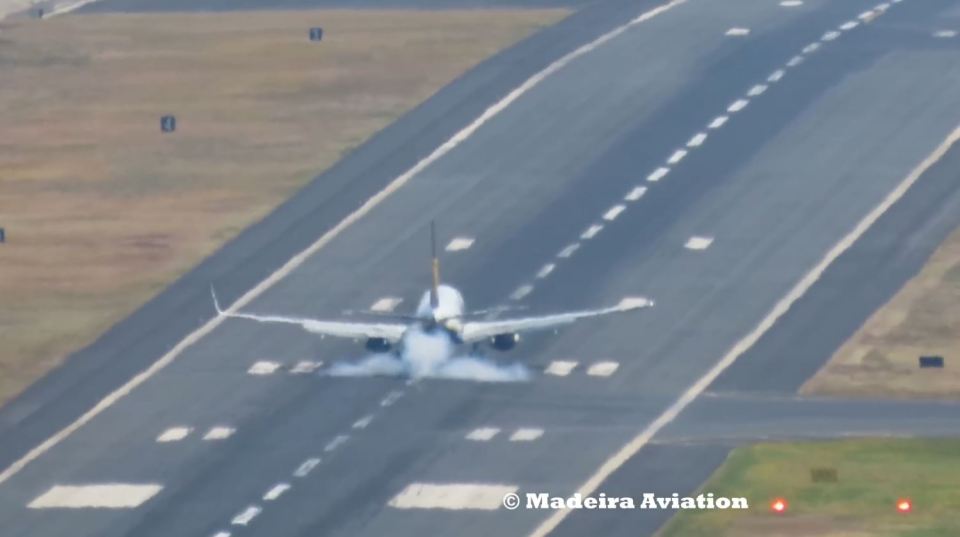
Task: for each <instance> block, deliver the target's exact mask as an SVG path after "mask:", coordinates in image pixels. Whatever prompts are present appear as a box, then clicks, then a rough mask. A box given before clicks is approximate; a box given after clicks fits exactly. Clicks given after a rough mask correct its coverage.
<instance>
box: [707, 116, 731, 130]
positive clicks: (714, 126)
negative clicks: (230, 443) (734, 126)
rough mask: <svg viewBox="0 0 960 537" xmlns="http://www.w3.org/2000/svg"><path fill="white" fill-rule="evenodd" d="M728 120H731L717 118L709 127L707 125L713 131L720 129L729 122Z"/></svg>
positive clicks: (722, 117) (723, 117) (724, 117)
mask: <svg viewBox="0 0 960 537" xmlns="http://www.w3.org/2000/svg"><path fill="white" fill-rule="evenodd" d="M728 119H730V118H728V117H727V116H717V117H716V118H714V120H713V121H711V122H710V124H709V125H707V127H708V128H711V129H719V128H720V127H722V126H723V125H724V124H725V123H726V122H727V120H728Z"/></svg>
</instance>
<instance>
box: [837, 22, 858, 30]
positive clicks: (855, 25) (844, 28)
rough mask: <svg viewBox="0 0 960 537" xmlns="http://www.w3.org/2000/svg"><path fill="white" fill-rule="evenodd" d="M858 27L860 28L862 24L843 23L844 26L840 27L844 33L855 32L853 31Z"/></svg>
mask: <svg viewBox="0 0 960 537" xmlns="http://www.w3.org/2000/svg"><path fill="white" fill-rule="evenodd" d="M857 26H860V23H859V22H857V21H847V22H845V23H843V24H841V25H840V29H841V30H843V31H844V32H849V31H850V30H853V29H854V28H856V27H857Z"/></svg>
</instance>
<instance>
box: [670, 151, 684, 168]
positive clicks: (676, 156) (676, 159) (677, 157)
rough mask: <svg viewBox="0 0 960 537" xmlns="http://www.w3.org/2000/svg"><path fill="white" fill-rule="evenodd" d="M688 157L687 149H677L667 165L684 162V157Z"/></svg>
mask: <svg viewBox="0 0 960 537" xmlns="http://www.w3.org/2000/svg"><path fill="white" fill-rule="evenodd" d="M685 156H687V150H686V149H677V150H676V151H674V152H673V154H672V155H670V158H668V159H667V164H676V163H678V162H680V161H681V160H683V157H685Z"/></svg>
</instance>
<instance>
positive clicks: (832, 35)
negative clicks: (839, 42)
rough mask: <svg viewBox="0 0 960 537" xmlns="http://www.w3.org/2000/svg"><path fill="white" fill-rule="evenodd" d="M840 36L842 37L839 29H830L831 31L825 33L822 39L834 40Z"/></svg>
mask: <svg viewBox="0 0 960 537" xmlns="http://www.w3.org/2000/svg"><path fill="white" fill-rule="evenodd" d="M838 37H840V32H838V31H836V30H830V31H829V32H827V33H825V34H823V37H821V38H820V39H821V40H822V41H833V40H834V39H836V38H838Z"/></svg>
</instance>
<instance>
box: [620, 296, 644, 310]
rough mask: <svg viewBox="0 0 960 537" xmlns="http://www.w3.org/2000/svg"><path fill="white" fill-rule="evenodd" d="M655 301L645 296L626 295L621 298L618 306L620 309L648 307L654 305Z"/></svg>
mask: <svg viewBox="0 0 960 537" xmlns="http://www.w3.org/2000/svg"><path fill="white" fill-rule="evenodd" d="M652 305H653V301H652V300H650V299H649V298H647V297H645V296H625V297H623V298H621V299H620V302H619V303H618V304H617V307H618V308H620V309H632V308H646V307H648V306H652Z"/></svg>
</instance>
